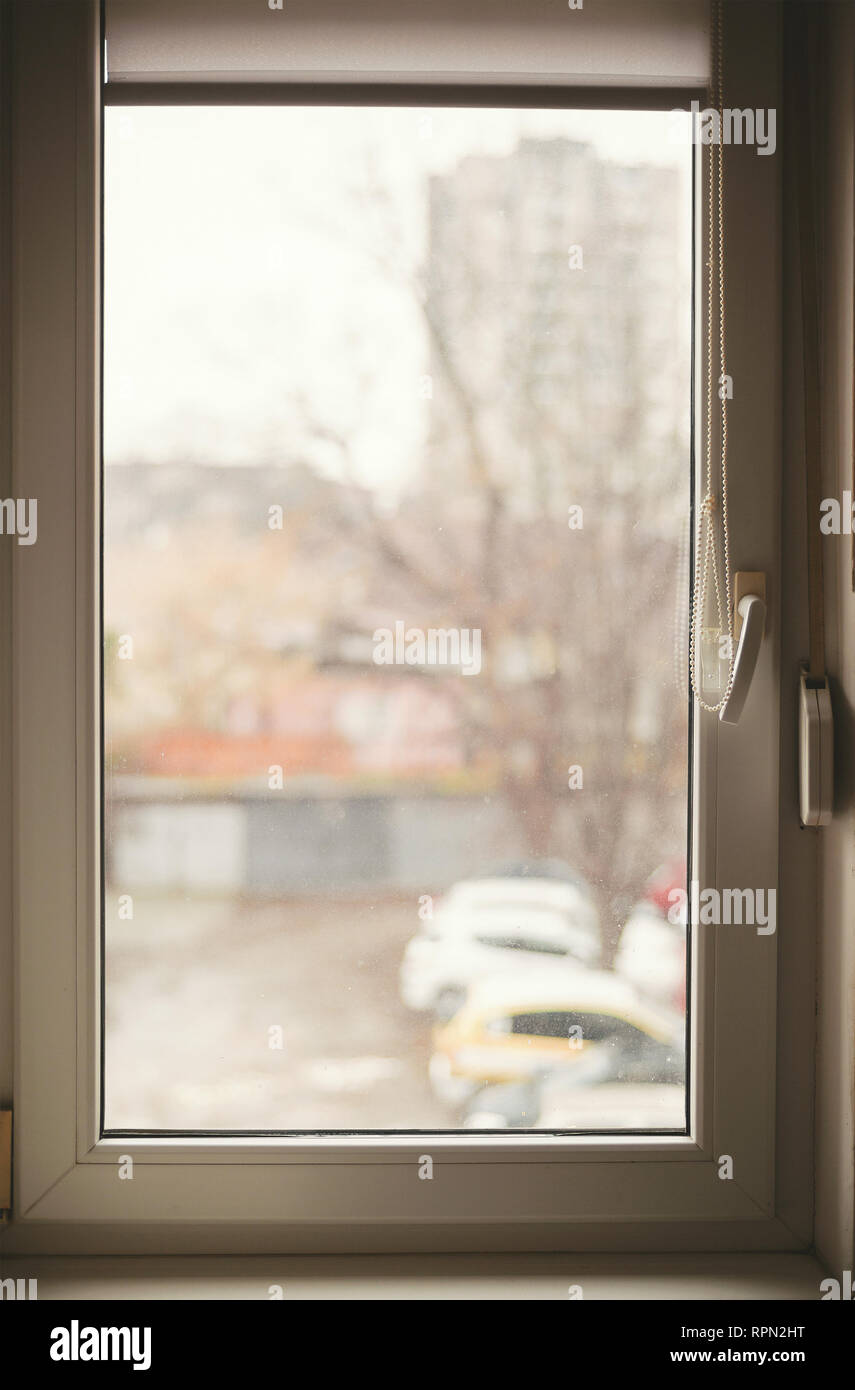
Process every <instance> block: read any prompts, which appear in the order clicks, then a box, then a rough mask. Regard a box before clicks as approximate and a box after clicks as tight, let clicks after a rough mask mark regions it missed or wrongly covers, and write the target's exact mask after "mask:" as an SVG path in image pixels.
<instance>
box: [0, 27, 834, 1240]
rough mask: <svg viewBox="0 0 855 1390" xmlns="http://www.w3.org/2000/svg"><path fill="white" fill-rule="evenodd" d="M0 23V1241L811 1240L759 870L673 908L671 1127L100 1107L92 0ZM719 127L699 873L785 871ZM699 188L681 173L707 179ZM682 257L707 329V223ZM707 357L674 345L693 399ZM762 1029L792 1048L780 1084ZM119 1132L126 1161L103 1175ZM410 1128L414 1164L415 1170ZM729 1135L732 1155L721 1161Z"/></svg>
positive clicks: (794, 1070) (768, 289)
mask: <svg viewBox="0 0 855 1390" xmlns="http://www.w3.org/2000/svg"><path fill="white" fill-rule="evenodd" d="M738 9H739V11H740V15H739V29H740V37H739V43H738V44H735V43H734V41H733V30H734V29H735V27H736V25H735V24H734V25H731V26H730V33H728V34H727V35H726V39H727V43H728V47H727V50H726V55H725V63H726V71H727V73H728V75H729V77H730V78H731V79H732V81H733V86H734V92H735V93H738V96H739V100H738V101H736V104H738V105H749V104H750V105H751V106H754V107H775V108H777V106H778V104H779V103H778V93H779V81H780V75H779V57H780V36H779V32H778V22H777V21H778V16H777V15H776V14H775V13H774V9H773V7H769V6H764V5H762V4H757V3H754V0H747V2H746V3H745V4H742V5H740V6H739V7H738ZM48 12H49V13H48ZM12 41H13V56H14V62H15V69H16V74H17V76H16V83H15V90H14V103H15V113H14V114H15V124H14V132H15V134H14V193H15V203H14V208H15V211H14V222H13V237H12V247H13V275H14V286H15V289H14V301H13V313H14V317H13V330H14V342H15V354H14V360H13V401H14V408H13V436H12V454H13V481H12V494H13V495H14V496H18V497H36V498H38V499H39V512H38V518H39V533H38V542H37V544H36V545H35V546H31V547H17V546H15V547H13V551H12V564H13V571H14V573H13V665H12V680H13V725H12V732H13V745H14V765H13V779H12V813H13V826H14V838H13V861H14V882H15V894H14V897H15V902H14V924H13V931H14V950H15V982H14V983H15V998H16V1018H15V1044H14V1045H15V1071H14V1116H15V1154H14V1174H15V1183H14V1202H15V1208H14V1220H13V1223H12V1226H11V1227H10V1229H9V1231H8V1233H7V1239H6V1246H7V1249H8V1250H10V1251H16V1252H18V1253H26V1252H31V1251H32V1252H37V1251H43V1250H49V1251H52V1252H61V1251H72V1252H74V1251H79V1252H81V1253H86V1252H98V1251H121V1252H124V1253H130V1252H132V1251H133V1252H140V1253H143V1252H145V1251H148V1250H153V1251H159V1252H166V1251H187V1252H194V1251H206V1250H213V1249H216V1250H217V1251H220V1252H223V1253H225V1252H231V1253H252V1252H256V1251H257V1252H259V1253H261V1252H266V1251H281V1252H288V1251H295V1252H297V1251H323V1250H327V1251H329V1250H336V1251H366V1252H368V1251H375V1250H405V1249H407V1250H448V1251H452V1250H482V1251H483V1250H491V1249H496V1250H513V1249H565V1250H567V1249H578V1250H596V1249H602V1250H608V1249H612V1250H615V1249H623V1250H686V1249H710V1250H712V1249H718V1250H724V1249H738V1250H752V1249H754V1250H756V1249H767V1250H771V1249H778V1250H796V1249H801V1248H805V1247H806V1246H807V1245H808V1244H809V1242H810V1232H811V1220H812V1215H811V1190H810V1165H809V1158H808V1157H807V1156H806V1154H805V1150H804V1144H803V1143H800V1142H798V1139H797V1136H800V1135H804V1134H809V1132H810V1125H811V1087H812V1069H813V1039H812V1038H801V1039H798V1038H795V1037H794V1036H793V1033H792V1029H791V1026H790V1022H789V1020H788V1018H787V1017H783V1016H782V1017H780V1018H778V1017H776V996H777V987H778V981H779V978H780V979H781V980H784V981H787V982H792V981H798V980H799V979H800V977H801V974H802V973H804V971H805V964H806V962H808V961H809V959H810V957H809V955H808V954H807V946H806V941H805V934H804V933H803V931H802V929H801V924H800V923H797V922H793V921H791V920H790V918H789V917H788V914H787V910H786V909H787V905H786V901H781V895H780V892H779V902H778V930H777V933H776V934H775V935H774V936H770V937H762V936H758V935H757V934H755V933H754V932H753V931H751V930H750V929H747V928H738V927H730V928H700V929H697V928H696V929H694V930H693V933H692V937H693V942H692V956H693V968H692V987H691V1021H692V1051H691V1057H692V1077H691V1106H690V1113H691V1134H690V1135H689V1136H683V1135H670V1136H669V1135H660V1136H656V1135H648V1136H631V1135H630V1136H626V1135H615V1136H609V1137H603V1136H578V1137H567V1136H550V1135H527V1136H525V1137H522V1138H521V1137H520V1136H518V1135H517V1136H513V1137H507V1138H506V1137H504V1136H494V1137H493V1136H491V1137H487V1136H470V1135H460V1134H457V1135H455V1134H438V1135H435V1136H433V1135H431V1136H426V1135H417V1136H414V1135H400V1136H396V1135H390V1136H388V1137H383V1138H378V1137H377V1136H376V1135H366V1136H356V1137H354V1136H315V1137H306V1136H302V1137H294V1138H288V1137H283V1136H275V1135H273V1136H263V1135H258V1136H252V1137H248V1136H235V1137H232V1138H222V1137H216V1138H186V1137H168V1136H164V1137H157V1138H151V1137H125V1138H121V1139H115V1138H102V1137H101V1131H100V1125H101V1109H100V1100H99V1088H100V1060H101V1047H102V1039H101V1036H100V1003H101V983H100V980H101V974H100V969H101V944H100V941H99V933H98V932H97V930H96V923H98V922H99V921H100V901H99V895H100V877H101V873H100V868H101V866H100V862H99V854H100V824H99V817H100V808H99V793H98V788H99V785H100V770H99V762H98V760H99V756H100V746H99V745H100V713H99V701H100V669H99V657H100V653H99V650H98V633H99V618H98V601H99V592H100V573H99V553H98V532H99V511H100V458H99V455H100V441H99V418H100V405H99V392H100V385H99V383H100V364H99V351H100V349H99V332H100V329H99V319H100V302H99V301H100V225H101V224H100V161H101V152H100V130H101V110H100V102H101V93H100V64H101V60H102V43H101V35H100V15H99V7H98V5H97V4H96V3H95V0H74V3H65V4H50V3H49V0H29V3H27V4H26V5H23V4H20V5H17V6H16V10H15V19H14V28H13V36H12ZM749 93H750V98H749V95H748V94H749ZM209 96H210V94H209ZM700 96H701V101H702V104H703V94H700ZM608 98H609V103H612V102H613V103H615V104H619V103H620V101H621V97H620V94H616V93H614V92H610V93H609V94H608ZM116 99H117V100H118V99H127V100H133V93H130V94H127V95H126V97H125V98H120V97H119V96H117V97H116ZM421 100H422V97H420V98H419V99H418V100H417V101H414V104H420V102H421ZM627 100H628V101H630V102H635V103H637V104H638V105H639V106H641V105H645V104H647V105H655V104H660V105H664V106H665V107H670V106H673V105H677V104H679V102H678V101H676V100H674V99H673V98H667V99H666V98H657V99H656V100H652V99H651V96H650V94H649V93H645V92H637V93H635V94H633V96H632V98H631V99H630V98H628V99H627ZM578 104H579V105H586V104H592V103H591V99H590V93H589V94H588V96H587V99H586V97H585V95H584V94H583V93H580V94H579V100H578ZM607 104H608V103H607ZM46 113H49V115H48V114H46ZM704 153H705V152H704ZM727 156H728V211H727V234H728V247H729V261H728V290H729V299H728V332H729V338H728V343H729V366H728V370H729V372H730V374H731V375H732V376H733V379H734V382H735V383H736V389H735V393H734V400H733V402H732V403H731V407H730V412H729V416H730V426H731V460H732V462H731V556H732V563H733V567H734V569H751V570H764V571H765V572H766V575H767V585H768V596H769V614H770V616H769V623H768V634H767V637H766V640H765V642H764V645H763V649H762V652H761V656H760V660H759V664H758V669H757V673H756V676H755V681H754V686H753V688H752V692H751V696H750V698H749V701H748V704H747V706H746V709H745V713H744V715H743V718H742V721H741V722H740V724H739V725H738V726H736V727H735V728H722V727H721V726H720V725H719V724H718V721H717V720H716V719H715V718H714V717H710V716H706V715H703V716H700V717H699V716H698V715H697V714H696V717H695V723H694V783H695V785H694V787H693V809H694V854H695V856H696V858H695V875H694V876H696V877H697V878H699V880H700V881H701V883H702V884H704V885H705V886H716V887H718V888H724V887H727V886H740V887H745V886H749V885H750V886H756V887H763V888H776V889H780V880H779V781H780V767H781V750H780V738H779V725H780V718H779V714H780V710H779V707H780V659H779V649H780V637H779V634H780V603H779V594H780V516H779V506H780V488H781V478H780V460H781V457H782V448H781V442H782V441H781V411H782V391H781V353H780V328H781V322H780V319H781V315H780V301H781V255H780V245H781V234H782V217H781V206H780V186H781V185H780V162H781V153H780V150H779V151H778V153H777V154H776V155H775V156H771V157H758V156H757V154H756V153H755V152H754V151H752V150H750V149H733V150H728V151H727ZM696 192H697V195H698V197H699V199H700V200H701V201H702V200H703V198H704V196H705V179H703V178H701V179H700V180H698V187H697V189H696ZM698 223H699V228H700V226H701V225H702V219H701V218H699V219H698ZM698 235H699V237H700V231H699V233H698ZM697 265H698V267H699V277H698V278H699V284H698V286H697V290H696V312H697V319H698V323H699V325H701V329H702V330H703V324H704V294H703V283H702V276H701V274H700V270H701V269H702V267H703V248H702V246H701V245H699V246H698V249H697ZM702 365H703V354H702V353H701V352H697V351H696V400H697V401H698V402H700V401H701V400H702V398H703V397H702ZM696 413H697V416H698V421H697V423H696V430H697V432H698V434H699V432H700V417H701V415H702V411H701V410H700V409H698V410H697V412H696ZM698 442H699V441H698V440H696V455H697V458H698V461H699V462H700V461H701V456H702V450H701V449H700V448H699V447H697V446H698ZM811 985H812V980H811V979H810V978H807V979H805V980H804V981H803V984H802V986H801V988H802V989H809V988H810V987H811ZM788 1030H789V1031H788ZM776 1058H780V1059H785V1060H786V1077H785V1082H786V1084H783V1085H780V1086H779V1085H777V1084H776ZM124 1154H130V1155H132V1157H133V1159H134V1178H133V1180H132V1181H120V1180H118V1171H117V1170H118V1162H117V1160H118V1158H119V1156H120V1155H124ZM423 1154H430V1155H431V1156H432V1157H433V1159H434V1179H433V1181H430V1182H423V1181H419V1179H418V1176H417V1169H418V1160H419V1157H420V1156H421V1155H423ZM725 1154H728V1155H731V1156H732V1158H733V1164H734V1176H733V1179H732V1180H723V1179H722V1178H721V1177H720V1176H719V1159H720V1156H722V1155H725ZM250 1170H251V1171H250Z"/></svg>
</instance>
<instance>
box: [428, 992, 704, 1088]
mask: <svg viewBox="0 0 855 1390" xmlns="http://www.w3.org/2000/svg"><path fill="white" fill-rule="evenodd" d="M683 1030H684V1020H683V1018H682V1016H681V1015H679V1014H677V1013H675V1012H674V1011H673V1010H670V1009H665V1008H660V1007H658V1006H656V1005H651V1004H648V1003H645V1002H644V1001H643V1000H642V999H640V997H639V995H638V993H637V992H636V990H635V989H634V987H633V986H632V985H630V984H628V983H627V982H626V981H625V980H621V979H620V978H619V977H618V976H616V975H615V974H613V973H612V972H610V971H607V970H588V969H585V968H584V967H579V968H578V969H575V968H574V969H572V970H568V971H567V972H566V974H565V973H562V974H561V975H560V976H558V975H556V973H555V972H554V971H550V972H549V973H548V974H542V975H541V974H540V973H539V972H529V971H523V972H521V974H520V975H518V976H516V977H514V978H513V979H509V978H507V977H504V976H501V977H496V978H493V979H489V980H486V981H484V982H482V983H481V984H478V985H476V986H474V987H473V988H472V989H471V990H470V991H469V994H468V995H467V998H466V1002H465V1004H464V1005H463V1006H462V1007H461V1008H460V1010H459V1011H458V1012H457V1013H456V1014H455V1015H454V1017H453V1018H452V1019H450V1020H449V1021H448V1022H447V1023H442V1024H440V1025H438V1026H437V1027H436V1028H435V1029H434V1035H433V1055H432V1057H431V1061H430V1079H431V1085H432V1086H433V1089H434V1092H435V1094H436V1096H437V1097H438V1099H440V1100H442V1101H443V1102H445V1103H446V1104H451V1105H454V1104H459V1103H462V1102H464V1101H466V1100H468V1099H469V1098H470V1097H471V1096H472V1095H474V1093H475V1092H476V1091H477V1090H479V1089H480V1087H482V1086H487V1085H491V1084H496V1083H502V1082H511V1081H520V1080H524V1079H526V1078H528V1077H532V1076H536V1075H538V1074H540V1073H545V1072H550V1071H553V1070H555V1069H556V1068H560V1069H562V1070H563V1069H565V1068H573V1069H576V1071H577V1072H578V1078H579V1084H580V1085H585V1084H592V1083H593V1082H597V1083H600V1082H608V1081H612V1080H616V1079H617V1080H620V1079H624V1078H630V1077H631V1078H632V1079H643V1080H645V1081H659V1080H674V1079H676V1078H677V1077H679V1075H680V1074H681V1071H682V1065H683V1048H684V1043H683Z"/></svg>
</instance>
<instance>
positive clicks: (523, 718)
mask: <svg viewBox="0 0 855 1390" xmlns="http://www.w3.org/2000/svg"><path fill="white" fill-rule="evenodd" d="M691 241H692V225H691V146H690V144H689V143H688V138H687V126H686V122H685V121H684V119H683V118H680V117H675V116H674V115H673V114H668V113H639V112H584V111H581V112H579V111H577V112H567V111H534V110H497V109H476V108H471V109H470V108H467V109H455V110H450V109H434V110H429V111H422V110H416V109H407V108H380V107H359V108H343V107H338V108H336V107H330V108H322V107H311V108H308V107H277V108H269V109H268V108H257V107H255V108H227V107H218V108H204V107H192V108H167V107H163V108H158V107H145V108H131V107H110V108H108V109H107V112H106V151H105V338H104V342H105V347H104V354H105V360H104V414H105V419H104V426H105V429H104V439H105V444H104V455H105V456H104V465H105V466H104V494H105V497H104V536H103V544H104V684H105V702H104V710H105V730H104V733H105V746H104V754H105V756H104V765H105V786H104V795H105V873H106V888H105V907H104V911H105V970H106V989H105V1001H106V1002H105V1118H106V1126H107V1128H108V1129H114V1130H122V1129H125V1128H133V1129H154V1130H157V1129H177V1130H182V1129H187V1130H199V1129H203V1130H204V1129H247V1130H251V1129H266V1130H271V1129H273V1130H282V1131H292V1130H295V1131H300V1130H308V1131H311V1130H315V1129H323V1130H360V1129H365V1130H387V1129H388V1130H396V1129H400V1130H418V1129H424V1130H437V1129H464V1128H468V1127H473V1125H475V1124H476V1121H477V1119H478V1117H479V1116H480V1117H483V1116H484V1115H490V1116H493V1118H494V1124H490V1125H487V1126H485V1127H487V1128H493V1127H498V1128H502V1127H504V1126H506V1125H512V1124H513V1125H517V1126H518V1127H520V1128H523V1129H525V1128H533V1127H534V1128H537V1127H546V1128H565V1129H573V1128H588V1127H592V1126H593V1127H595V1128H603V1129H610V1128H626V1127H638V1128H679V1129H682V1128H683V1125H684V1089H683V1075H684V1051H685V1047H684V1036H685V998H686V993H685V927H684V925H683V922H682V920H681V918H680V914H679V913H678V912H676V911H675V909H674V906H673V904H674V902H675V893H676V892H677V891H678V890H679V889H681V888H682V887H683V886H684V883H685V844H686V828H687V802H688V794H687V788H688V781H689V767H688V737H687V735H688V729H687V718H688V715H687V711H688V698H687V690H686V679H685V668H686V627H685V624H686V606H687V604H686V600H687V589H688V522H687V518H688V513H689V480H690V449H689V421H690V330H691V312H690V311H691V264H690V253H691ZM672 919H673V920H672ZM524 1016H528V1017H529V1019H531V1018H535V1019H540V1020H542V1019H544V1018H545V1019H547V1020H551V1021H552V1023H553V1024H554V1025H555V1026H554V1027H552V1026H550V1028H548V1029H547V1030H546V1032H543V1031H542V1030H540V1031H538V1030H537V1029H535V1030H534V1032H533V1033H529V1031H528V1030H524V1029H522V1028H521V1027H518V1025H519V1024H521V1022H522V1020H523V1017H524ZM606 1016H609V1017H611V1016H614V1017H618V1018H623V1019H632V1022H633V1024H635V1025H636V1027H637V1028H639V1029H640V1036H641V1035H643V1037H644V1038H645V1039H648V1040H649V1041H648V1042H645V1045H644V1047H643V1048H641V1049H640V1050H639V1049H638V1048H634V1047H633V1046H630V1044H629V1042H628V1041H627V1036H624V1038H623V1044H622V1046H621V1047H620V1048H617V1047H616V1045H615V1043H614V1039H615V1038H616V1037H618V1036H619V1033H617V1032H616V1033H614V1034H612V1033H609V1032H608V1030H607V1029H604V1027H603V1026H602V1020H603V1018H604V1017H606ZM497 1019H499V1020H505V1022H504V1023H503V1024H501V1025H500V1026H498V1027H497V1026H496V1020H497ZM586 1019H587V1020H589V1022H590V1021H591V1020H593V1022H592V1023H591V1024H590V1030H589V1032H588V1034H587V1035H586V1032H585V1028H586V1023H585V1020H586ZM642 1019H643V1020H644V1023H643V1026H642V1023H641V1022H640V1020H642ZM509 1020H513V1022H512V1024H511V1023H508V1021H509ZM574 1020H575V1021H576V1022H577V1023H579V1024H580V1025H581V1045H579V1046H577V1045H576V1044H577V1043H579V1042H580V1039H579V1038H576V1037H575V1036H571V1035H570V1034H571V1032H572V1030H571V1027H570V1025H571V1023H573V1022H574ZM559 1024H560V1026H559ZM595 1024H596V1026H594V1025H595ZM522 1033H525V1034H526V1036H518V1035H520V1034H522ZM621 1036H623V1035H621ZM639 1058H641V1059H642V1060H639ZM520 1086H523V1087H524V1088H525V1103H524V1104H523V1105H522V1108H521V1110H520V1107H519V1104H518V1101H519V1097H518V1096H517V1098H516V1099H514V1094H513V1088H515V1087H516V1088H519V1087H520ZM508 1087H511V1088H512V1094H511V1099H510V1101H509V1100H508V1096H507V1088H508ZM503 1097H504V1100H503ZM503 1114H504V1116H505V1118H504V1119H503V1118H501V1116H502V1115H503ZM520 1114H522V1116H523V1118H522V1119H520ZM497 1116H499V1118H496V1117H497ZM476 1127H477V1125H476Z"/></svg>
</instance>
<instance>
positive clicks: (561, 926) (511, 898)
mask: <svg viewBox="0 0 855 1390" xmlns="http://www.w3.org/2000/svg"><path fill="white" fill-rule="evenodd" d="M599 954H600V933H599V926H598V921H597V913H596V909H595V907H594V905H593V903H592V901H591V898H590V895H589V894H588V892H587V890H586V889H585V888H584V885H580V884H576V883H567V882H560V881H554V880H549V879H544V880H535V879H529V878H522V877H520V878H489V879H472V880H467V881H464V882H462V883H458V884H455V885H454V887H453V888H452V889H451V890H450V891H449V892H448V893H447V894H446V896H445V897H444V898H443V899H441V901H440V902H438V903H437V904H436V906H435V908H434V911H433V915H432V916H431V917H430V918H429V919H428V920H427V921H424V922H423V923H422V928H421V930H420V931H419V932H418V933H417V934H416V935H415V936H414V937H413V938H412V939H411V941H410V942H409V943H408V945H407V947H406V950H405V952H404V957H403V961H402V963H401V971H400V989H401V998H402V999H403V1001H404V1003H405V1004H406V1005H407V1007H408V1008H411V1009H428V1010H433V1011H434V1012H435V1013H436V1014H438V1016H440V1017H441V1018H450V1017H451V1016H452V1014H453V1013H454V1012H455V1010H456V1009H457V1008H459V1006H460V1004H461V1003H462V1002H463V1000H464V999H465V997H466V994H467V991H468V990H469V989H470V988H471V987H472V985H474V984H477V983H478V982H480V981H482V980H484V979H486V978H488V977H489V976H492V975H504V974H518V973H519V972H520V970H524V969H526V968H527V967H528V966H529V965H531V964H536V965H539V966H542V965H543V964H544V963H550V964H556V965H559V964H560V965H564V964H566V963H567V962H571V963H572V962H573V961H576V962H580V963H582V964H585V965H591V964H594V963H595V962H596V961H597V960H598V959H599Z"/></svg>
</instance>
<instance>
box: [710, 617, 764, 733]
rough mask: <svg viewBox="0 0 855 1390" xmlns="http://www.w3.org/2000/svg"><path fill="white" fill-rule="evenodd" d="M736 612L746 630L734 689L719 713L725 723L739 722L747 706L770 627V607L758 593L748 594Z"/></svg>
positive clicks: (735, 666)
mask: <svg viewBox="0 0 855 1390" xmlns="http://www.w3.org/2000/svg"><path fill="white" fill-rule="evenodd" d="M736 611H737V613H738V614H739V616H740V618H741V619H742V631H741V632H740V634H739V646H738V647H737V649H736V660H735V662H734V663H733V682H732V684H731V687H730V694H729V695H728V697H727V700H726V701H725V703H724V704H723V705H722V707H721V709H720V711H719V716H718V717H719V719H720V720H721V722H722V723H723V724H738V723H739V716H740V715H741V713H742V706H743V705H744V704H745V700H746V698H747V695H748V691H749V690H750V689H751V681H752V679H753V677H754V668H755V667H756V665H757V657H758V656H759V654H760V644H761V642H762V641H763V630H764V628H765V626H766V604H765V603H764V601H763V599H762V598H760V597H759V595H758V594H745V596H744V597H743V598H741V599H740V601H739V605H738V607H737V610H736Z"/></svg>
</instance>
